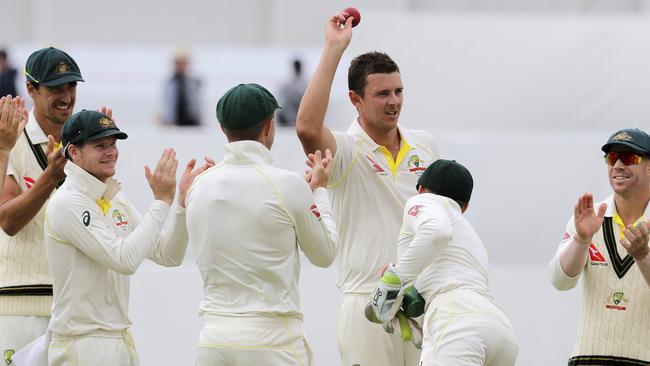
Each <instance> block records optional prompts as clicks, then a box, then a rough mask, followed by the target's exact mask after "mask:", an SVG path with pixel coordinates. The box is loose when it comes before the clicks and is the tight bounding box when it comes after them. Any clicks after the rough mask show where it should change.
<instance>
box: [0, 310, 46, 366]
mask: <svg viewBox="0 0 650 366" xmlns="http://www.w3.org/2000/svg"><path fill="white" fill-rule="evenodd" d="M49 323H50V317H49V316H0V365H5V364H6V365H12V364H11V363H7V362H8V361H9V358H10V357H11V354H13V353H14V352H17V351H18V350H19V349H21V348H23V347H25V346H26V345H28V344H29V343H30V342H31V341H33V340H34V339H36V338H38V337H40V336H42V335H43V334H44V333H45V332H46V331H47V326H48V325H49ZM5 352H6V354H5Z"/></svg>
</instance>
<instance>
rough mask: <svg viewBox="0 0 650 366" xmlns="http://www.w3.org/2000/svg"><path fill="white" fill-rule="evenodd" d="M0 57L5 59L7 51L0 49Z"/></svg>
mask: <svg viewBox="0 0 650 366" xmlns="http://www.w3.org/2000/svg"><path fill="white" fill-rule="evenodd" d="M0 58H1V59H5V60H6V59H7V51H5V50H0Z"/></svg>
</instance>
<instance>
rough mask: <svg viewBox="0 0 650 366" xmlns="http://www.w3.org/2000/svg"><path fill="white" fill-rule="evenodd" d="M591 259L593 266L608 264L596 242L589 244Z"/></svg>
mask: <svg viewBox="0 0 650 366" xmlns="http://www.w3.org/2000/svg"><path fill="white" fill-rule="evenodd" d="M589 259H591V265H592V266H607V261H606V260H605V257H603V255H602V254H600V252H599V251H598V248H596V246H595V245H594V243H591V244H589Z"/></svg>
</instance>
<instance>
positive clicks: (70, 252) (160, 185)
mask: <svg viewBox="0 0 650 366" xmlns="http://www.w3.org/2000/svg"><path fill="white" fill-rule="evenodd" d="M126 138H127V135H126V134H125V133H124V132H122V131H120V130H119V128H117V126H116V125H115V123H114V122H113V120H111V119H110V118H109V117H108V116H107V115H105V114H103V113H100V112H95V111H86V110H83V111H81V112H78V113H76V114H74V115H72V116H71V117H70V118H69V119H68V121H67V122H66V123H65V125H64V126H63V132H62V142H63V154H65V156H66V157H67V158H68V159H69V160H70V161H69V162H68V164H67V165H66V166H65V173H66V175H67V178H66V181H65V183H64V184H63V185H62V186H61V188H60V189H59V190H57V191H56V192H55V193H54V195H53V196H52V198H51V199H50V203H49V205H48V208H47V213H46V223H45V246H46V250H47V258H48V261H49V263H50V273H51V274H52V281H53V289H54V301H53V304H52V320H51V321H50V324H49V332H50V336H51V339H50V342H49V351H48V365H50V366H63V365H97V366H100V365H106V366H108V365H125V366H129V365H130V366H133V365H138V364H139V362H138V356H137V352H136V350H135V346H134V344H133V340H132V338H131V335H130V332H129V327H130V325H131V321H130V320H129V317H128V305H129V282H130V276H131V275H132V274H134V273H135V271H136V270H137V269H138V267H139V265H140V263H142V261H143V260H144V259H145V258H149V259H151V260H153V261H154V262H156V263H158V264H160V265H163V266H178V265H180V264H181V262H182V261H183V258H184V256H185V249H186V246H187V231H186V228H185V210H184V207H183V204H184V197H183V194H184V192H186V191H187V187H188V186H189V184H191V179H188V176H190V178H191V176H192V174H193V172H192V171H191V168H192V165H193V163H192V162H190V164H189V165H188V168H187V169H186V170H185V172H184V173H183V174H184V175H183V178H182V180H181V186H180V188H179V189H180V192H181V197H179V208H178V209H177V210H176V213H175V214H174V215H173V218H172V220H171V224H170V227H169V228H168V230H165V231H163V225H164V223H165V220H166V218H167V215H168V212H169V210H170V206H171V204H172V202H173V199H174V195H175V190H176V170H177V166H178V161H177V160H176V159H175V152H174V150H173V149H166V150H165V151H164V153H163V155H162V157H161V159H160V161H159V162H158V165H157V166H156V168H155V170H154V171H153V172H151V171H150V169H149V168H148V167H145V175H146V178H147V180H148V181H149V185H150V186H151V190H152V191H153V194H154V197H155V201H154V202H153V203H152V204H151V206H150V207H149V209H148V210H147V212H146V214H145V215H144V216H141V215H140V214H139V213H138V212H137V211H136V209H135V207H134V206H133V205H132V204H131V203H130V202H129V200H128V199H127V198H126V196H124V194H122V193H120V185H119V183H118V182H117V181H116V180H115V179H114V178H113V176H114V175H115V165H116V163H117V160H118V156H119V152H118V149H117V145H116V141H117V140H118V139H126ZM206 168H207V166H204V167H203V169H206ZM194 173H196V172H194Z"/></svg>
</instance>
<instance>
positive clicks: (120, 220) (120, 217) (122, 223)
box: [111, 209, 129, 231]
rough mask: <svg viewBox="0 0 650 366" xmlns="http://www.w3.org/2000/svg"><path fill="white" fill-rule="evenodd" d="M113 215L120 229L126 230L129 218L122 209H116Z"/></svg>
mask: <svg viewBox="0 0 650 366" xmlns="http://www.w3.org/2000/svg"><path fill="white" fill-rule="evenodd" d="M111 216H113V221H114V222H115V225H116V226H117V227H119V228H120V229H122V230H124V231H126V225H128V224H129V220H128V219H127V217H126V215H124V214H122V213H121V212H120V210H118V209H114V210H113V213H112V215H111Z"/></svg>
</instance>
